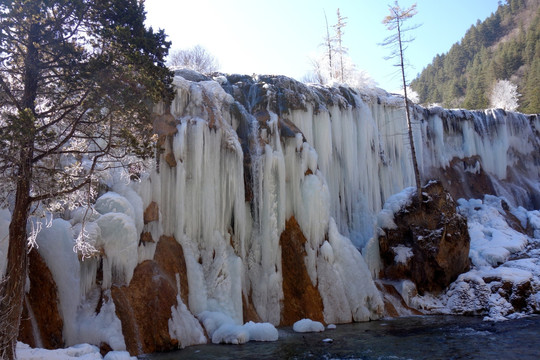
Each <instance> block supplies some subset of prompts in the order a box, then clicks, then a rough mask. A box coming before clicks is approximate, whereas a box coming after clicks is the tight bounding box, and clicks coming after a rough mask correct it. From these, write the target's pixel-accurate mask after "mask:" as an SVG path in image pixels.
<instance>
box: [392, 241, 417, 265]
mask: <svg viewBox="0 0 540 360" xmlns="http://www.w3.org/2000/svg"><path fill="white" fill-rule="evenodd" d="M392 251H393V252H394V253H395V254H396V257H395V258H394V261H395V262H396V263H400V264H404V265H405V264H407V262H408V261H409V259H410V258H411V257H412V256H413V252H412V249H411V248H410V247H407V246H403V245H398V246H394V247H392Z"/></svg>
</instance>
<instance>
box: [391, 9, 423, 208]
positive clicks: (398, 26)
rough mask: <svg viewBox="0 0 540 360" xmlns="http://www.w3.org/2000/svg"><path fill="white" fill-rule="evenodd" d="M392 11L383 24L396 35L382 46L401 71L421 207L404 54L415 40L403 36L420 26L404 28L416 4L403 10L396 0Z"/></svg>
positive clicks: (420, 198) (419, 191) (412, 14)
mask: <svg viewBox="0 0 540 360" xmlns="http://www.w3.org/2000/svg"><path fill="white" fill-rule="evenodd" d="M388 8H389V10H390V15H388V16H386V17H385V18H384V19H383V21H382V23H383V24H384V25H386V28H387V29H388V30H389V31H392V32H394V34H392V35H390V36H388V37H387V38H385V39H384V41H383V43H382V44H381V45H383V46H389V47H391V48H392V52H391V54H390V55H389V56H387V57H386V59H387V60H388V59H397V63H396V64H395V66H397V67H399V68H400V70H401V80H402V86H403V94H404V101H405V113H406V116H407V126H408V130H409V142H410V146H411V156H412V161H413V168H414V177H415V180H416V192H417V196H418V202H419V205H421V204H422V181H421V179H420V171H419V170H418V161H417V159H416V149H415V146H414V138H413V131H412V123H411V113H410V109H409V98H408V97H407V81H406V78H405V62H404V52H405V50H406V49H407V47H406V46H404V45H405V44H407V43H409V42H411V41H413V40H414V39H413V38H404V37H403V36H404V35H405V33H407V32H408V31H410V30H413V29H416V28H418V26H412V27H408V28H406V27H404V22H405V21H407V20H409V19H411V18H412V17H413V16H414V15H416V13H417V11H416V4H413V5H412V6H411V7H409V8H407V9H402V8H401V7H400V6H399V4H398V1H397V0H396V1H395V3H394V6H388Z"/></svg>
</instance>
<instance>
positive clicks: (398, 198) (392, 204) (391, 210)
mask: <svg viewBox="0 0 540 360" xmlns="http://www.w3.org/2000/svg"><path fill="white" fill-rule="evenodd" d="M415 193H416V188H414V187H408V188H406V189H404V190H402V191H401V192H399V193H397V194H394V195H392V196H390V197H389V198H388V199H387V200H386V202H385V203H384V206H383V209H382V210H381V211H380V212H379V214H377V226H378V227H380V228H383V229H397V225H396V223H395V222H394V217H395V214H396V213H397V212H398V211H399V210H401V209H402V208H405V207H407V206H409V205H410V204H411V199H412V196H413V195H414V194H415Z"/></svg>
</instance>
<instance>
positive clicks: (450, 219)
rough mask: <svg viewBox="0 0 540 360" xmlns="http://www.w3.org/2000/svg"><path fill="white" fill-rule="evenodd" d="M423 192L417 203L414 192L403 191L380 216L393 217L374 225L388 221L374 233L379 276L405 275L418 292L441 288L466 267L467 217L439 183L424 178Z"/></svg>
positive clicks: (440, 289) (467, 264) (467, 266)
mask: <svg viewBox="0 0 540 360" xmlns="http://www.w3.org/2000/svg"><path fill="white" fill-rule="evenodd" d="M422 192H423V194H422V198H423V201H422V204H421V206H420V204H419V203H418V200H417V198H416V196H414V194H415V193H416V192H415V191H403V192H401V193H400V194H398V195H397V196H396V197H394V198H390V200H389V204H387V205H386V204H385V209H383V210H382V211H381V213H382V217H383V218H384V217H385V216H386V214H387V213H388V212H391V214H392V216H393V218H391V219H389V220H388V221H384V222H380V223H379V224H380V225H381V224H385V225H390V228H379V231H378V232H379V236H378V241H379V249H380V256H381V260H382V263H383V265H384V266H383V269H382V274H383V275H382V276H383V277H384V278H386V279H391V280H403V279H409V280H411V281H412V282H413V283H414V284H415V285H416V287H417V289H418V292H420V293H424V292H426V291H427V292H440V291H443V290H444V289H445V288H446V287H447V286H448V285H449V284H450V283H452V282H453V281H454V280H455V279H456V278H457V277H458V276H459V274H461V273H463V272H465V271H468V270H469V268H470V262H469V246H470V245H469V244H470V237H469V232H468V229H467V221H466V219H465V218H464V217H463V216H462V215H460V214H459V213H457V212H456V203H455V202H454V200H453V198H452V196H450V194H449V193H448V192H447V191H446V190H445V189H444V187H443V186H442V184H441V183H440V182H435V181H433V182H429V183H428V184H426V185H425V186H424V187H423V188H422ZM407 196H408V198H407ZM398 206H403V207H401V208H398ZM379 218H381V217H379Z"/></svg>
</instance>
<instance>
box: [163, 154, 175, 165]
mask: <svg viewBox="0 0 540 360" xmlns="http://www.w3.org/2000/svg"><path fill="white" fill-rule="evenodd" d="M165 162H166V163H167V164H168V165H169V166H170V167H172V168H173V167H175V166H176V165H177V163H176V159H175V158H174V155H173V153H167V154H166V155H165Z"/></svg>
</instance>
